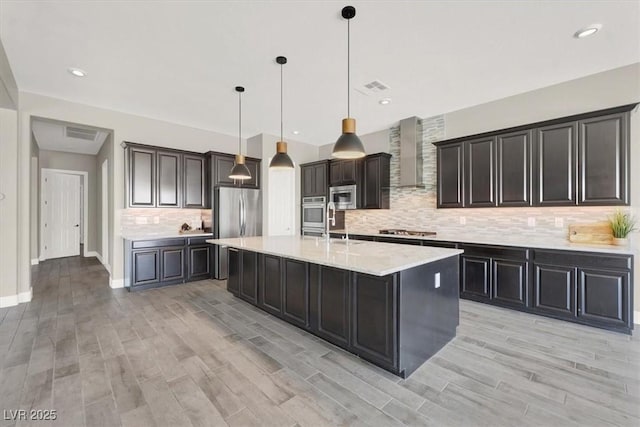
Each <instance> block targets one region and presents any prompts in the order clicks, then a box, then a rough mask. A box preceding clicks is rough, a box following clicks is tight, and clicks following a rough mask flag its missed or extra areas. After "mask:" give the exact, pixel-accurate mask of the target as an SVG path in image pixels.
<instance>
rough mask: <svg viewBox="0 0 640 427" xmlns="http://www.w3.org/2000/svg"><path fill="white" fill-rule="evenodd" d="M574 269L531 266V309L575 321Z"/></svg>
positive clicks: (540, 265)
mask: <svg viewBox="0 0 640 427" xmlns="http://www.w3.org/2000/svg"><path fill="white" fill-rule="evenodd" d="M576 290H577V287H576V268H575V267H569V266H561V265H545V264H538V263H534V264H533V301H532V307H531V308H533V309H534V310H536V311H537V312H539V313H548V314H551V315H553V316H556V317H562V318H567V319H575V318H576V316H577V311H576Z"/></svg>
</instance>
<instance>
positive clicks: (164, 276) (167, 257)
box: [160, 247, 185, 282]
mask: <svg viewBox="0 0 640 427" xmlns="http://www.w3.org/2000/svg"><path fill="white" fill-rule="evenodd" d="M160 259H161V264H160V280H161V281H163V282H169V281H174V280H177V281H182V280H184V278H185V271H184V268H185V262H184V247H178V248H162V249H160Z"/></svg>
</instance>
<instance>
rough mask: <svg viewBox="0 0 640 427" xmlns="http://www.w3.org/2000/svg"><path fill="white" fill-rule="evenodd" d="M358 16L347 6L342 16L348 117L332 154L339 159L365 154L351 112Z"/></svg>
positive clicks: (353, 8) (354, 157)
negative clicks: (354, 33) (353, 24)
mask: <svg viewBox="0 0 640 427" xmlns="http://www.w3.org/2000/svg"><path fill="white" fill-rule="evenodd" d="M354 16H356V8H355V7H353V6H345V7H344V8H343V9H342V17H343V18H344V19H346V20H347V117H346V118H345V119H342V135H340V138H338V140H337V141H336V143H335V145H334V146H333V152H332V153H331V155H332V156H333V157H336V158H338V159H358V158H360V157H364V156H365V152H364V145H362V141H360V138H358V135H356V120H355V119H353V118H351V117H349V116H350V114H351V111H350V107H351V106H350V103H351V28H350V25H349V22H350V20H351V19H352V18H353V17H354Z"/></svg>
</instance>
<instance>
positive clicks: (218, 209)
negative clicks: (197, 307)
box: [213, 187, 262, 279]
mask: <svg viewBox="0 0 640 427" xmlns="http://www.w3.org/2000/svg"><path fill="white" fill-rule="evenodd" d="M260 235H262V196H261V192H260V190H255V189H250V188H231V187H220V188H216V189H215V191H214V198H213V237H214V238H216V239H225V238H231V237H245V236H260ZM214 264H215V265H214V277H215V278H216V279H226V278H227V274H228V271H227V270H228V250H227V248H221V247H220V246H218V245H214Z"/></svg>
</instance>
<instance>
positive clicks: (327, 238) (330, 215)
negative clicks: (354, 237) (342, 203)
mask: <svg viewBox="0 0 640 427" xmlns="http://www.w3.org/2000/svg"><path fill="white" fill-rule="evenodd" d="M330 211H331V213H329V212H330ZM329 221H331V225H332V226H334V227H335V225H336V205H335V204H334V203H333V202H329V203H327V221H326V225H325V232H324V239H325V241H326V242H327V243H329V242H330V239H331V235H330V233H329Z"/></svg>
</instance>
